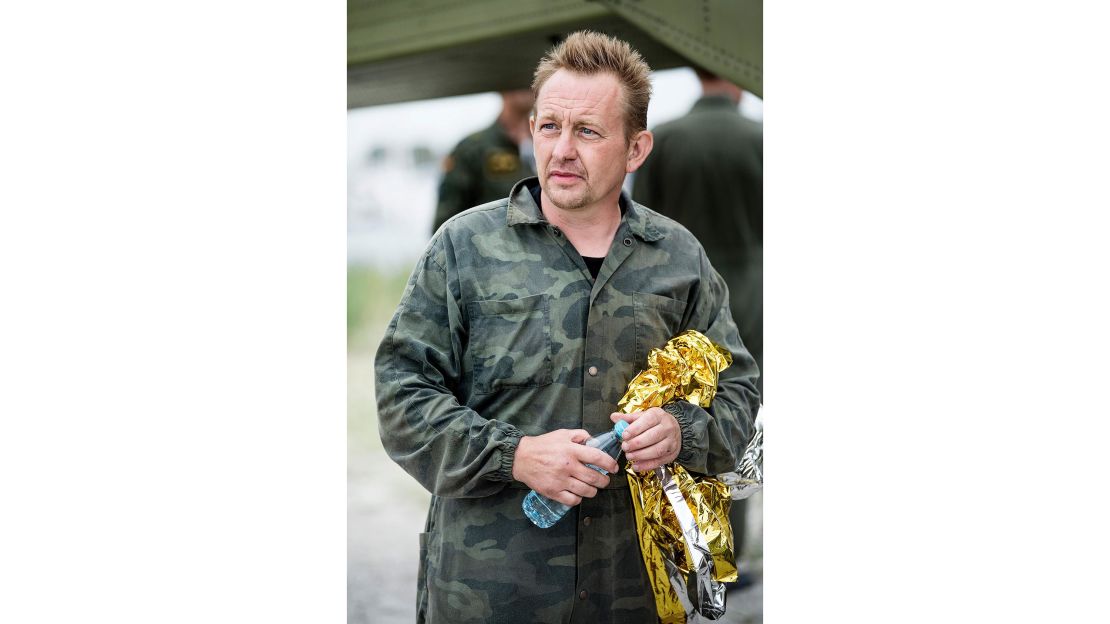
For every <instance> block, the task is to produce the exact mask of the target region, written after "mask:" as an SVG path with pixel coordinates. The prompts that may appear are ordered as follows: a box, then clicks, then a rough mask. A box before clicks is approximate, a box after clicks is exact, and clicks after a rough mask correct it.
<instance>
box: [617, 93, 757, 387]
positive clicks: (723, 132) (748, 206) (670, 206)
mask: <svg viewBox="0 0 1110 624" xmlns="http://www.w3.org/2000/svg"><path fill="white" fill-rule="evenodd" d="M652 134H654V135H655V145H654V147H652V150H651V154H649V155H648V158H647V161H646V162H645V163H644V165H643V166H642V167H640V169H639V171H637V173H636V176H635V179H634V180H633V187H632V197H633V199H635V200H636V201H638V202H640V203H642V204H644V205H645V206H650V207H651V208H652V209H653V210H656V211H658V212H660V213H661V214H664V215H667V216H668V217H671V218H672V219H674V220H676V221H678V222H679V223H681V224H682V225H685V226H686V227H687V228H689V230H690V232H691V233H693V235H694V236H696V237H697V239H698V240H699V241H700V242H701V244H702V245H704V246H705V253H706V254H708V255H709V260H710V261H711V262H712V263H713V266H714V267H715V268H716V269H717V270H718V271H720V272H721V275H722V276H723V277H724V278H725V281H726V282H727V283H728V289H729V304H730V305H731V307H732V314H733V316H734V317H735V319H736V325H737V327H739V328H740V336H741V337H743V339H744V346H745V347H747V348H748V351H749V352H751V354H752V355H754V356H755V359H756V362H757V363H758V364H759V370H760V372H761V373H762V371H763V125H762V124H760V123H757V122H754V121H751V120H749V119H745V118H744V117H742V116H741V115H740V113H739V111H737V109H736V105H735V104H734V103H733V102H732V101H731V100H730V99H729V98H727V97H725V96H706V97H703V98H701V99H699V100H698V101H697V102H696V103H695V104H694V108H693V109H692V110H691V111H690V113H689V114H688V115H686V116H684V117H680V118H679V119H675V120H673V121H670V122H667V123H665V124H662V125H660V126H659V127H657V128H656V129H655V130H653V131H652ZM760 387H761V388H762V383H761V384H760Z"/></svg>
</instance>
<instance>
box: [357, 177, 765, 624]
mask: <svg viewBox="0 0 1110 624" xmlns="http://www.w3.org/2000/svg"><path fill="white" fill-rule="evenodd" d="M537 185H538V182H537V180H536V179H535V178H529V179H527V180H523V181H521V182H520V183H519V184H518V185H517V186H516V187H515V188H514V189H513V192H512V195H511V198H510V199H502V200H500V201H497V202H492V203H488V204H485V205H482V206H478V207H476V208H474V209H472V210H468V211H466V212H464V213H463V214H462V215H459V216H457V217H455V218H453V219H451V220H449V221H448V222H447V223H446V224H445V225H444V227H443V228H441V229H440V230H439V232H438V233H437V234H436V235H435V236H434V237H433V238H432V240H431V242H430V243H429V246H428V248H427V250H426V251H425V253H424V255H423V257H422V258H421V259H420V261H419V262H418V264H417V267H416V269H415V271H414V272H413V275H412V277H411V278H410V279H409V283H408V286H407V287H406V289H405V292H404V295H403V296H402V300H401V303H400V305H399V306H398V309H397V312H396V314H395V315H394V317H393V320H392V321H391V322H390V324H389V326H388V328H387V330H386V334H385V337H384V338H383V339H382V343H381V346H380V347H379V349H378V352H377V357H376V361H375V375H376V379H377V397H378V417H379V422H380V433H381V437H382V442H383V443H384V446H385V449H386V451H387V452H388V453H389V455H390V457H392V458H393V459H394V461H396V462H397V463H398V464H400V465H401V467H402V468H404V469H405V470H406V471H407V472H408V473H409V474H411V475H412V476H413V477H414V478H416V479H417V481H419V482H420V483H421V484H422V485H423V486H424V487H425V488H427V489H428V490H429V491H431V492H432V494H433V497H432V503H431V508H430V509H429V511H428V519H427V524H426V527H425V532H424V533H423V534H422V535H421V539H420V546H421V547H420V550H421V556H420V560H421V563H420V580H419V587H418V614H419V615H418V616H417V619H418V621H422V622H452V623H458V624H465V623H468V622H514V623H515V622H591V623H593V622H635V623H637V624H640V623H642V622H651V621H654V618H655V617H656V614H655V606H654V600H653V597H652V593H651V591H650V589H649V587H648V582H647V578H646V573H645V571H644V564H643V561H642V559H641V556H640V551H639V546H638V543H637V540H636V530H635V521H634V516H633V510H632V504H631V500H630V496H629V491H628V482H627V479H626V477H625V476H624V475H623V474H614V475H612V478H611V482H610V485H609V487H608V488H606V489H604V490H601V491H600V492H598V495H597V496H596V497H594V498H587V499H584V500H583V501H582V503H581V504H580V505H579V506H578V507H576V508H574V509H572V510H571V512H570V513H568V514H567V517H564V518H563V519H562V520H561V521H560V522H558V523H556V524H555V526H553V527H552V528H550V529H540V528H537V527H536V526H534V525H533V524H532V523H531V522H530V521H529V520H528V519H527V518H526V517H525V516H524V514H523V512H522V510H521V508H520V504H521V501H522V500H523V498H524V496H525V494H527V492H528V487H527V486H526V485H524V484H523V483H520V482H517V481H514V480H513V478H512V468H513V460H514V455H515V453H516V449H517V445H518V443H519V441H520V438H521V437H522V436H525V435H530V436H535V435H541V434H544V433H547V432H549V431H553V430H555V429H578V428H582V429H586V430H587V431H590V432H591V433H595V434H596V433H600V432H603V431H607V430H609V429H611V428H612V422H611V421H610V420H609V414H610V413H611V412H613V411H614V410H615V408H616V405H617V402H618V400H620V398H621V396H622V395H623V394H624V391H625V389H626V387H627V384H628V382H629V381H630V380H631V379H632V378H633V376H635V375H636V373H638V372H639V371H640V370H641V369H642V368H644V367H645V366H646V359H647V355H648V351H649V350H650V349H651V348H653V347H657V346H661V345H663V344H664V343H665V342H666V341H667V340H668V339H669V338H671V337H672V336H674V335H675V334H678V333H679V332H681V331H683V330H685V329H697V330H699V331H701V332H703V333H705V334H706V335H707V336H708V337H709V338H711V339H712V340H714V341H715V342H717V343H718V344H720V345H722V346H723V347H724V348H726V349H728V350H729V351H730V352H731V353H732V357H733V360H734V363H733V365H732V366H731V367H729V368H728V369H726V370H725V371H724V373H723V374H722V376H721V378H720V383H719V387H720V390H719V392H718V394H717V397H716V399H715V400H714V402H713V405H712V406H711V407H710V408H709V409H708V410H706V409H702V408H700V407H698V406H696V405H693V404H690V403H681V404H680V409H679V413H678V414H676V419H677V420H678V422H679V425H680V427H681V431H682V450H681V452H680V453H679V456H678V459H677V461H678V462H679V463H680V464H682V465H683V466H685V467H687V468H688V469H690V470H692V471H694V472H697V473H707V474H708V473H717V472H724V471H728V470H732V469H734V468H735V467H736V463H737V459H738V458H739V456H740V454H741V453H742V452H743V449H744V447H745V445H746V443H747V442H748V440H749V439H750V437H751V433H752V422H753V420H754V417H755V414H756V411H757V410H758V404H759V397H758V392H757V390H756V386H755V384H756V376H757V371H756V366H755V361H754V360H753V359H752V357H751V355H749V354H748V352H747V351H746V350H745V349H744V347H743V345H742V344H741V342H740V337H739V334H738V332H737V330H736V325H735V324H734V322H733V320H732V316H731V315H730V313H729V309H728V301H727V298H726V296H725V285H724V281H723V280H722V279H721V277H720V275H718V274H717V272H716V271H714V270H713V267H712V266H711V265H710V263H709V260H708V258H707V257H706V255H705V252H704V251H703V250H702V248H701V245H699V244H698V242H697V241H696V240H695V239H694V237H693V236H691V235H690V233H689V232H688V231H687V230H686V229H685V228H683V227H682V226H680V225H678V224H677V223H675V222H674V221H672V220H670V219H667V218H665V217H662V216H660V215H658V214H657V213H655V212H653V211H651V210H648V209H647V208H644V207H643V206H639V205H636V204H634V203H632V202H631V201H630V200H628V198H627V197H626V196H623V195H622V197H621V206H622V209H623V215H622V218H621V223H620V226H619V228H618V229H617V233H616V235H615V236H614V238H613V243H612V246H611V247H610V249H609V252H608V254H607V255H606V257H605V260H604V263H603V265H602V267H601V271H600V274H599V275H598V276H597V279H596V280H595V279H593V278H592V277H591V276H590V273H589V272H588V270H587V266H586V264H585V262H584V261H583V260H582V257H581V255H579V253H578V252H577V251H576V250H575V248H574V246H573V245H571V243H570V242H569V241H568V240H567V239H566V237H565V236H564V235H563V234H562V232H561V231H560V230H559V229H558V228H555V227H553V226H551V225H550V224H549V223H548V221H547V220H546V219H545V218H544V215H543V214H542V212H541V211H540V209H539V206H538V205H537V203H536V200H535V199H534V198H533V195H532V194H531V192H530V188H532V189H534V188H535V187H536V186H537Z"/></svg>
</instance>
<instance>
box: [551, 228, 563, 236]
mask: <svg viewBox="0 0 1110 624" xmlns="http://www.w3.org/2000/svg"><path fill="white" fill-rule="evenodd" d="M551 229H552V231H554V233H555V236H562V235H563V231H562V230H560V229H559V228H551Z"/></svg>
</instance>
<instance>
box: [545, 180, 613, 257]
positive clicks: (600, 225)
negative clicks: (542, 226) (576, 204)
mask: <svg viewBox="0 0 1110 624" xmlns="http://www.w3.org/2000/svg"><path fill="white" fill-rule="evenodd" d="M540 204H541V209H542V210H543V214H544V216H545V217H547V220H548V222H550V223H551V225H554V226H555V227H557V228H559V229H560V230H562V232H563V234H564V235H565V236H566V237H567V240H568V241H570V244H572V245H574V248H575V249H577V250H578V253H580V254H582V255H583V256H589V257H591V258H603V257H605V256H606V255H607V254H608V253H609V247H610V245H612V243H613V236H615V235H616V233H617V228H619V227H620V224H621V209H620V204H619V195H618V196H617V197H614V198H612V199H611V200H608V201H604V202H599V203H597V204H595V205H593V206H588V207H583V208H579V209H577V210H563V209H562V208H559V207H558V206H556V205H554V204H552V203H551V200H550V199H549V198H548V196H547V195H543V194H541V195H540Z"/></svg>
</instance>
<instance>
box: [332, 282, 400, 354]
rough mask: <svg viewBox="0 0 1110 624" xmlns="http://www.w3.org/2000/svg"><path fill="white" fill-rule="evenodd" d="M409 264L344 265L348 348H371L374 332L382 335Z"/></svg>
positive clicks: (374, 346)
mask: <svg viewBox="0 0 1110 624" xmlns="http://www.w3.org/2000/svg"><path fill="white" fill-rule="evenodd" d="M410 272H411V268H410V267H407V266H406V267H405V268H399V269H393V270H383V269H378V268H375V267H367V266H348V267H347V351H348V352H351V351H357V350H361V349H364V348H369V349H374V348H376V347H377V341H376V340H374V344H372V345H371V344H369V341H370V340H371V339H372V338H374V335H375V334H376V336H377V339H378V340H380V339H381V335H382V332H384V331H385V326H386V325H388V324H389V319H390V318H392V317H393V311H394V310H396V309H397V302H399V301H400V300H401V292H402V291H404V289H405V282H406V281H407V280H408V277H409V273H410Z"/></svg>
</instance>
